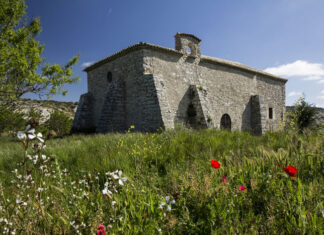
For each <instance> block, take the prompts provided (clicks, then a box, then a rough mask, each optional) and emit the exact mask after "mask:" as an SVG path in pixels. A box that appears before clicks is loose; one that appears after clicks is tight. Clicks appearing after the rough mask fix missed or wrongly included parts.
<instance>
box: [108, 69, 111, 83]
mask: <svg viewBox="0 0 324 235" xmlns="http://www.w3.org/2000/svg"><path fill="white" fill-rule="evenodd" d="M107 81H108V82H109V83H110V82H111V81H112V73H111V72H110V71H109V72H108V73H107Z"/></svg>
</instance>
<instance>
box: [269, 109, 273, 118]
mask: <svg viewBox="0 0 324 235" xmlns="http://www.w3.org/2000/svg"><path fill="white" fill-rule="evenodd" d="M272 118H273V110H272V108H269V119H272Z"/></svg>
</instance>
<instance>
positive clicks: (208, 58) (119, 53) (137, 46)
mask: <svg viewBox="0 0 324 235" xmlns="http://www.w3.org/2000/svg"><path fill="white" fill-rule="evenodd" d="M141 48H154V49H159V50H163V51H167V52H171V53H175V54H179V55H184V53H182V52H180V51H178V50H175V49H172V48H168V47H163V46H159V45H154V44H150V43H147V42H138V43H136V44H133V45H131V46H129V47H126V48H124V49H122V50H120V51H117V52H115V53H113V54H112V55H110V56H108V57H106V58H103V59H101V60H99V61H97V62H96V63H94V64H92V65H90V66H88V67H86V68H84V69H83V71H85V72H88V71H91V70H92V69H94V68H97V67H98V66H100V65H102V64H105V63H106V62H108V61H111V60H114V59H116V58H118V57H119V56H122V55H125V54H127V53H129V52H131V51H134V50H138V49H141ZM200 58H201V59H202V60H205V61H210V62H216V63H220V64H224V65H228V66H231V67H236V68H240V69H243V70H247V71H250V72H254V73H259V74H262V75H266V76H269V77H272V78H275V79H278V80H281V81H284V82H287V81H288V80H287V79H285V78H282V77H279V76H276V75H273V74H270V73H267V72H265V71H262V70H258V69H255V68H252V67H249V66H247V65H244V64H241V63H239V62H235V61H230V60H225V59H220V58H216V57H211V56H205V55H201V56H200Z"/></svg>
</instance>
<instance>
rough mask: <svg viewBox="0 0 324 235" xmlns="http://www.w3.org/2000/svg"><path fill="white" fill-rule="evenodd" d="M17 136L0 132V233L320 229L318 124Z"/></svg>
mask: <svg viewBox="0 0 324 235" xmlns="http://www.w3.org/2000/svg"><path fill="white" fill-rule="evenodd" d="M24 141H25V142H24V143H23V142H22V141H20V140H18V139H17V138H9V137H2V138H1V139H0V182H1V187H0V232H1V233H3V234H11V233H15V234H95V233H96V232H97V229H98V226H99V225H103V226H104V229H105V233H106V234H323V224H324V205H323V201H324V200H323V199H324V187H323V185H324V157H323V156H324V132H323V130H319V131H313V132H306V133H304V134H303V135H301V134H298V133H296V132H294V131H282V132H268V133H266V134H265V135H264V136H253V135H251V134H249V133H245V132H227V131H219V130H200V131H194V130H188V129H183V128H177V129H176V130H172V131H164V132H161V133H135V132H132V129H130V131H129V132H128V133H126V134H106V135H101V134H99V135H72V136H68V137H64V138H57V139H51V140H48V141H46V148H44V149H43V147H42V146H43V144H42V142H41V141H40V140H38V139H37V138H34V139H33V140H28V138H26V139H25V140H24ZM288 166H290V168H289V169H288ZM291 167H293V168H291ZM284 168H286V169H284ZM291 169H292V171H293V172H292V171H290V170H291ZM294 169H297V172H295V171H294ZM103 226H101V227H100V229H103Z"/></svg>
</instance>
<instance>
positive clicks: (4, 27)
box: [0, 0, 80, 107]
mask: <svg viewBox="0 0 324 235" xmlns="http://www.w3.org/2000/svg"><path fill="white" fill-rule="evenodd" d="M26 9H27V5H26V3H25V1H24V0H0V55H1V56H0V106H1V107H8V105H9V106H10V105H13V104H14V101H15V100H17V99H19V98H20V97H21V96H23V95H24V94H26V93H35V94H38V95H39V96H44V95H47V96H48V97H50V96H51V95H53V94H63V95H65V94H66V92H67V91H66V90H63V85H64V84H71V83H75V82H77V81H79V79H80V78H79V77H71V76H72V74H73V71H72V67H73V65H75V64H76V63H77V61H78V59H79V56H75V57H73V58H72V59H71V60H70V61H69V62H68V63H67V64H66V65H65V66H61V65H58V64H54V65H50V64H49V63H45V58H44V57H42V56H41V54H42V52H43V50H44V46H43V45H42V44H41V43H40V42H39V41H37V40H35V36H37V35H38V34H39V33H40V32H41V23H40V20H39V18H35V19H33V20H31V21H30V22H29V23H28V22H27V21H28V20H27V16H26ZM38 71H39V72H38Z"/></svg>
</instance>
